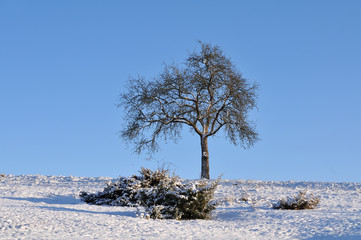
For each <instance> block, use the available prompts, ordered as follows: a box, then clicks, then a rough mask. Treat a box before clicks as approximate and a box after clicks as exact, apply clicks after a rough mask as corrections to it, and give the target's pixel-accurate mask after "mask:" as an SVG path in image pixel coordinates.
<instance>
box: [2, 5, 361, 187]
mask: <svg viewBox="0 0 361 240" xmlns="http://www.w3.org/2000/svg"><path fill="white" fill-rule="evenodd" d="M360 13H361V1H359V0H347V1H343V0H339V1H332V0H318V1H314V0H302V1H288V0H285V1H277V0H274V1H268V0H265V1H257V0H252V1H251V0H249V1H239V0H237V1H212V0H206V1H204V0H199V1H194V0H192V1H184V0H182V1H165V0H164V1H148V0H144V1H92V0H83V1H81V0H77V1H70V0H61V1H45V0H44V1H37V0H32V1H26V0H24V1H16V0H1V1H0V172H2V173H5V174H14V175H19V174H44V175H65V176H68V175H73V176H110V177H118V176H129V175H131V174H135V173H137V171H138V169H139V168H140V166H145V167H150V168H153V169H154V168H156V167H158V166H162V165H164V166H165V167H169V168H170V169H171V170H172V171H173V170H174V171H175V173H176V174H178V175H180V176H181V177H183V178H191V179H193V178H199V176H200V158H201V153H200V142H199V138H198V136H197V135H192V134H191V133H190V132H189V131H188V130H187V129H186V128H185V131H184V137H183V138H182V139H181V140H180V141H179V142H178V143H177V144H174V143H172V142H169V143H167V144H163V143H162V144H161V148H162V149H161V151H160V152H159V153H157V154H156V155H154V159H153V160H146V159H147V157H148V156H147V155H146V154H142V155H139V156H138V155H136V154H134V153H133V150H132V145H130V147H129V148H127V147H126V144H125V142H124V141H123V140H122V139H120V138H119V131H120V130H121V129H122V127H123V125H124V124H125V123H124V121H123V119H122V114H123V113H122V111H121V109H119V108H117V107H116V104H117V102H118V96H119V94H120V93H121V92H122V91H124V90H125V88H124V87H125V82H126V81H127V79H128V78H129V76H135V77H137V76H138V75H139V76H144V77H145V78H152V77H154V76H155V75H157V74H158V73H160V72H161V71H162V69H163V63H171V62H175V63H179V64H181V63H183V62H184V59H185V58H186V57H187V54H188V53H190V52H193V51H194V50H195V49H196V46H197V40H201V41H204V42H210V43H212V44H214V45H218V46H220V47H221V48H222V49H223V51H224V53H225V55H227V56H228V57H230V58H231V59H232V61H233V63H234V64H235V65H236V66H237V67H238V69H239V70H240V71H241V72H242V73H243V76H244V77H245V78H247V79H249V80H250V81H256V82H258V83H259V85H260V91H259V100H258V110H257V111H253V112H252V113H251V119H252V120H253V121H255V122H256V124H257V130H258V132H259V135H260V138H261V140H260V141H259V142H257V143H256V144H255V145H254V147H253V148H251V149H249V150H245V149H242V148H239V147H235V146H233V145H231V144H230V143H229V142H228V141H227V140H224V138H223V137H224V134H223V133H219V134H218V135H217V136H216V137H214V138H211V139H209V150H210V173H211V177H212V178H215V177H217V176H218V175H220V174H222V173H223V178H227V179H258V180H286V181H287V180H296V181H297V180H304V181H352V182H361V107H360V104H361V14H360Z"/></svg>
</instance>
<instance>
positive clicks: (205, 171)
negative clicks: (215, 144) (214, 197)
mask: <svg viewBox="0 0 361 240" xmlns="http://www.w3.org/2000/svg"><path fill="white" fill-rule="evenodd" d="M201 148H202V170H201V178H205V179H209V154H208V137H204V136H201Z"/></svg>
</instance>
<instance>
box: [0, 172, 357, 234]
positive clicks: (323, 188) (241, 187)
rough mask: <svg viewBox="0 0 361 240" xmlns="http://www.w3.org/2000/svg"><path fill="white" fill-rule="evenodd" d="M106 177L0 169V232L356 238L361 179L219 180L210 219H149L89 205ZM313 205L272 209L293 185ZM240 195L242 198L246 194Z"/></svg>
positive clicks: (135, 212)
mask: <svg viewBox="0 0 361 240" xmlns="http://www.w3.org/2000/svg"><path fill="white" fill-rule="evenodd" d="M109 180H115V179H111V178H104V177H100V178H82V177H62V176H40V175H36V176H29V175H26V176H11V175H9V176H5V177H0V239H262V240H263V239H309V240H314V239H331V240H333V239H342V240H347V239H361V183H324V182H262V181H251V180H250V181H242V180H222V181H221V183H220V185H219V187H218V188H217V192H216V200H217V201H219V203H220V204H219V206H218V207H217V209H216V210H215V211H214V214H213V219H212V220H189V221H188V220H182V221H178V220H152V219H144V218H141V217H139V216H138V215H139V212H141V211H142V209H136V208H130V207H109V206H96V205H88V204H86V203H83V202H81V201H80V200H79V197H78V195H79V193H80V192H81V191H86V192H97V191H101V190H103V189H104V187H105V183H106V182H107V181H109ZM305 189H307V190H308V192H309V193H313V194H315V195H317V196H320V199H321V203H320V205H319V206H318V207H317V208H316V209H313V210H301V211H292V210H275V209H273V208H272V206H271V205H272V203H275V202H277V201H278V200H279V199H281V198H284V197H288V196H292V195H295V194H297V193H298V191H300V190H305ZM245 200H247V201H245Z"/></svg>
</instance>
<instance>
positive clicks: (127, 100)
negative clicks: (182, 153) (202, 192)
mask: <svg viewBox="0 0 361 240" xmlns="http://www.w3.org/2000/svg"><path fill="white" fill-rule="evenodd" d="M200 45H201V51H200V52H193V53H191V54H189V56H188V58H187V59H186V62H185V64H184V66H178V65H175V64H172V65H165V67H164V70H163V71H162V72H161V73H160V74H159V75H158V76H157V77H155V78H153V79H152V80H145V79H144V78H142V77H138V78H131V79H130V81H129V85H128V92H126V93H123V94H121V96H120V104H119V106H121V107H124V109H125V111H126V116H125V120H126V122H127V126H126V127H125V129H124V130H123V131H122V132H121V136H122V137H123V138H124V139H125V140H128V141H131V142H135V145H136V152H138V153H140V152H141V151H143V150H144V149H148V150H150V151H156V150H158V144H157V139H158V138H159V137H162V138H163V139H164V140H167V139H168V138H171V139H173V140H175V141H176V140H177V139H178V138H179V137H180V130H181V129H182V127H183V126H184V125H186V126H189V127H190V128H191V129H192V130H194V132H196V133H197V134H198V135H199V136H201V137H202V138H207V137H209V136H213V135H215V134H216V133H217V132H218V131H219V130H221V129H224V131H225V133H226V137H227V138H228V139H229V140H230V141H231V142H232V143H233V144H235V145H241V146H243V147H249V146H251V145H253V144H254V142H255V141H256V140H257V133H256V132H255V127H254V125H253V123H252V122H251V121H249V120H248V112H249V111H250V110H252V109H253V108H255V107H256V99H257V89H258V85H257V84H255V83H249V82H248V81H247V80H246V79H244V78H243V77H242V74H241V73H240V72H239V71H238V70H237V68H236V67H235V66H234V65H233V64H232V62H231V60H230V59H229V58H227V57H226V56H225V55H224V54H223V52H222V50H221V49H220V48H219V47H218V46H212V45H210V44H207V43H202V42H200ZM149 133H150V134H149Z"/></svg>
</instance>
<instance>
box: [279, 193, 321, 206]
mask: <svg viewBox="0 0 361 240" xmlns="http://www.w3.org/2000/svg"><path fill="white" fill-rule="evenodd" d="M319 203H320V198H319V197H316V196H314V195H313V194H306V191H305V190H304V191H299V193H298V194H297V195H295V196H293V197H288V198H286V199H282V200H279V201H278V202H277V203H276V204H273V208H274V209H286V210H303V209H314V208H315V207H316V206H317V205H318V204H319Z"/></svg>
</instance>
